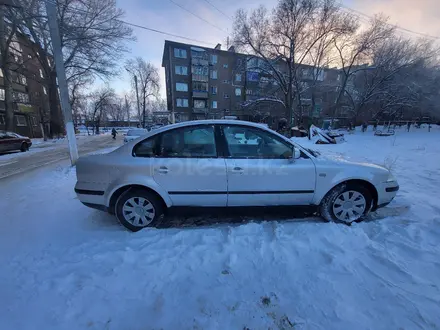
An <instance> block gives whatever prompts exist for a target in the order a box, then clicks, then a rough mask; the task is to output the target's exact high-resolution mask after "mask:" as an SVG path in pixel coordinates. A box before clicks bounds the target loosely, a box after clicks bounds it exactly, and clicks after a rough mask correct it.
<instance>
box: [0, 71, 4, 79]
mask: <svg viewBox="0 0 440 330" xmlns="http://www.w3.org/2000/svg"><path fill="white" fill-rule="evenodd" d="M0 78H3V69H0Z"/></svg>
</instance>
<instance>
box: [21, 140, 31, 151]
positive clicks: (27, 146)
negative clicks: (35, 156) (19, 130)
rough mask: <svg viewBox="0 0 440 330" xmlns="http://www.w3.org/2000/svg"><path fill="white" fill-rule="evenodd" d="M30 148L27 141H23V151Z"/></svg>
mask: <svg viewBox="0 0 440 330" xmlns="http://www.w3.org/2000/svg"><path fill="white" fill-rule="evenodd" d="M28 150H29V145H28V144H27V143H26V142H23V143H22V144H21V147H20V151H21V152H25V151H28Z"/></svg>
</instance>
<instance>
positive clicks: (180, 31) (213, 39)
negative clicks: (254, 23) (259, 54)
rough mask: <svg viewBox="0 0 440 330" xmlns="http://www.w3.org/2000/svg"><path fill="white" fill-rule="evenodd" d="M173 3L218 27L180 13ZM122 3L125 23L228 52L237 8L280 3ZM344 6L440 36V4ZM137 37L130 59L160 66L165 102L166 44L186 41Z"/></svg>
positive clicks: (118, 82)
mask: <svg viewBox="0 0 440 330" xmlns="http://www.w3.org/2000/svg"><path fill="white" fill-rule="evenodd" d="M173 2H175V3H177V4H179V5H181V6H182V7H184V8H186V9H188V10H189V11H191V12H193V13H194V14H196V15H198V16H200V17H202V18H204V19H205V20H206V21H208V22H210V23H211V24H212V25H210V24H208V23H206V22H204V21H203V20H201V19H199V18H197V17H195V16H193V15H191V14H190V13H188V12H186V11H185V10H183V9H182V8H179V7H178V6H177V5H175V4H174V3H173ZM117 3H118V6H119V7H120V8H122V9H124V10H125V12H126V16H125V20H126V21H128V22H131V23H134V24H139V25H143V26H147V27H150V28H154V29H157V30H162V31H166V32H169V33H173V34H177V35H181V36H186V37H189V38H193V39H197V40H201V41H205V42H207V43H208V44H205V45H204V46H211V47H214V46H215V45H216V44H217V43H221V44H222V45H223V47H225V45H226V38H227V36H228V33H230V32H231V27H232V20H231V19H230V17H233V16H234V13H235V12H236V10H237V9H239V8H248V9H251V8H256V7H257V6H259V5H260V4H264V5H265V6H266V7H268V8H272V7H273V6H274V5H275V4H276V3H277V0H256V1H251V0H117ZM209 3H212V4H213V5H214V6H216V7H217V8H219V9H220V10H221V11H222V12H223V13H224V14H225V15H223V14H222V13H220V12H219V11H217V10H216V9H215V8H214V7H213V6H211V5H210V4H209ZM342 3H343V5H345V6H347V7H349V8H352V9H354V10H357V11H360V12H362V13H364V14H366V15H373V14H374V13H383V14H385V15H386V16H389V17H390V23H393V24H397V25H398V26H401V27H404V28H406V29H410V30H414V31H417V32H420V33H425V34H429V35H433V36H438V37H440V0H418V1H415V0H343V1H342ZM213 25H214V26H213ZM133 34H134V35H135V36H136V38H137V41H136V42H134V43H132V44H130V45H128V46H129V48H130V53H128V54H127V55H126V58H131V57H136V56H140V57H143V58H144V59H145V60H146V61H149V62H151V63H153V64H154V65H156V66H157V67H159V71H160V75H161V83H162V86H161V94H162V96H163V97H165V78H164V69H163V68H162V67H161V60H162V51H163V45H164V40H165V39H170V40H175V41H182V42H186V41H184V40H181V39H178V38H173V37H168V36H164V35H161V34H157V33H154V32H150V31H146V30H142V29H138V28H133ZM194 43H195V42H194ZM111 86H112V87H113V88H115V90H116V91H117V92H118V94H121V95H123V94H124V93H126V92H128V90H129V89H130V77H129V76H128V74H127V73H125V72H124V73H123V74H122V75H121V77H119V78H118V79H114V80H113V81H112V82H111Z"/></svg>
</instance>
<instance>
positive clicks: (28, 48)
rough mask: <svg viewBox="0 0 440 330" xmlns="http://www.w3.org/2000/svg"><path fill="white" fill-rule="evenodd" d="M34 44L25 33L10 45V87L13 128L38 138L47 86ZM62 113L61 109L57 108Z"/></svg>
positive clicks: (1, 107)
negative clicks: (11, 91) (11, 67)
mask: <svg viewBox="0 0 440 330" xmlns="http://www.w3.org/2000/svg"><path fill="white" fill-rule="evenodd" d="M32 47H34V44H33V43H32V42H31V41H30V40H29V38H28V37H26V36H24V35H20V34H18V35H17V36H16V37H15V40H14V41H13V42H12V43H11V45H10V53H11V60H13V62H14V64H13V67H14V70H11V75H12V81H13V83H12V88H13V105H12V106H13V109H14V132H16V133H18V134H21V135H25V136H29V137H31V138H38V137H42V136H43V122H44V123H46V125H49V123H48V121H47V120H43V118H42V117H43V116H44V114H48V112H49V110H48V109H49V98H48V88H47V86H46V85H45V77H44V73H43V70H42V67H41V64H40V62H39V60H38V59H37V58H36V57H35V53H34V50H33V49H32ZM3 86H4V78H3V66H2V64H1V63H0V131H1V130H4V129H5V102H4V100H5V90H4V87H3ZM58 113H59V116H60V117H61V116H62V114H61V110H60V109H59V111H58Z"/></svg>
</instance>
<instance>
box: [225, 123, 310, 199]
mask: <svg viewBox="0 0 440 330" xmlns="http://www.w3.org/2000/svg"><path fill="white" fill-rule="evenodd" d="M222 132H223V134H222V136H223V137H224V139H225V140H226V145H227V148H226V149H227V150H226V168H227V175H228V206H265V205H308V204H309V203H310V202H311V201H312V199H313V195H314V190H315V180H316V178H315V165H314V163H313V161H312V160H311V159H310V158H309V157H307V156H306V155H302V157H301V158H298V159H292V157H293V155H292V152H293V145H291V144H290V143H288V142H287V141H284V140H283V139H282V138H280V137H279V136H277V135H275V134H273V133H270V132H269V131H266V130H263V129H259V128H255V127H249V126H240V125H223V126H222Z"/></svg>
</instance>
